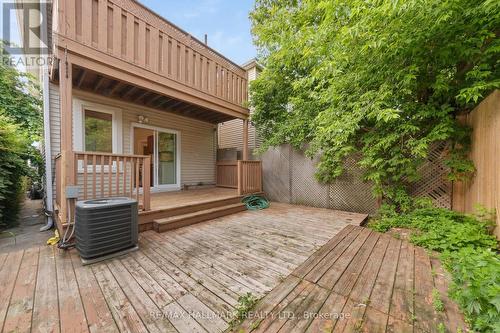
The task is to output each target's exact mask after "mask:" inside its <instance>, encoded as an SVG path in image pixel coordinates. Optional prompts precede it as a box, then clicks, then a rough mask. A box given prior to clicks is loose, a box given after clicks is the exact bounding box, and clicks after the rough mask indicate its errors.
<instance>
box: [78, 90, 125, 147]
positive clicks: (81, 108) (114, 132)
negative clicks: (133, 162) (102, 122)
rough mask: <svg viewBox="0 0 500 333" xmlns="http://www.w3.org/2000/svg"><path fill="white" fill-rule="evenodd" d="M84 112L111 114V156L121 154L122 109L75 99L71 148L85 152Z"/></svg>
mask: <svg viewBox="0 0 500 333" xmlns="http://www.w3.org/2000/svg"><path fill="white" fill-rule="evenodd" d="M85 110H89V111H94V112H101V113H107V114H111V136H112V139H111V140H112V147H113V148H112V152H111V153H112V154H122V153H123V146H122V141H123V135H122V109H120V108H116V107H112V106H108V105H104V104H98V103H94V102H89V101H84V100H80V99H77V98H75V99H74V101H73V129H74V131H73V133H74V136H73V140H74V142H73V148H74V150H75V151H80V152H85Z"/></svg>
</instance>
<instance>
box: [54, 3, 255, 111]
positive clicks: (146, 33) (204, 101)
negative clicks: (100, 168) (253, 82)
mask: <svg viewBox="0 0 500 333" xmlns="http://www.w3.org/2000/svg"><path fill="white" fill-rule="evenodd" d="M55 4H56V6H57V11H55V13H54V15H55V16H54V21H55V22H57V24H55V25H54V34H55V37H57V38H56V46H57V47H58V50H56V52H57V53H56V56H57V57H58V58H60V59H62V58H63V57H66V52H67V56H68V59H69V61H70V62H72V63H74V64H76V65H79V66H82V67H86V68H89V69H92V70H95V71H97V72H100V73H102V74H105V75H108V76H114V77H117V78H120V79H123V80H124V81H128V82H131V83H134V84H137V85H141V86H145V87H147V88H151V89H152V90H155V91H158V92H161V93H162V94H165V95H167V96H171V97H174V98H177V99H180V100H184V101H187V102H190V103H193V104H197V105H199V106H202V107H205V108H208V109H212V110H216V111H218V112H221V113H224V114H228V115H231V116H234V117H240V118H246V117H247V115H248V110H247V109H246V108H245V107H244V106H243V105H244V104H245V102H246V100H247V76H246V72H245V70H244V69H243V68H241V67H240V66H238V65H236V64H235V63H233V62H231V61H230V60H228V59H227V58H225V57H224V56H222V55H220V54H219V53H217V52H216V51H214V50H213V49H211V48H209V47H208V46H206V45H205V44H203V43H201V42H200V41H198V40H197V39H195V38H193V37H192V36H191V35H189V34H188V33H186V32H184V31H182V30H181V29H180V28H178V27H176V26H175V25H173V24H171V23H170V22H168V21H167V20H165V19H163V18H162V17H160V16H158V15H156V14H155V13H154V12H152V11H150V10H149V9H148V8H146V7H144V6H143V5H141V4H140V3H139V2H136V1H133V0H100V1H96V0H81V1H76V2H75V1H74V0H58V1H56V2H55ZM103 64H105V65H104V66H103ZM116 70H118V71H116Z"/></svg>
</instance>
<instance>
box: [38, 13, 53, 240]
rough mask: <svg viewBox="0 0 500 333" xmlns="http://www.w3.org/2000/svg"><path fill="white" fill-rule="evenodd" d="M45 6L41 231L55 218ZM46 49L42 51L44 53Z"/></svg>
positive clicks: (42, 55) (48, 226)
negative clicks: (44, 217)
mask: <svg viewBox="0 0 500 333" xmlns="http://www.w3.org/2000/svg"><path fill="white" fill-rule="evenodd" d="M47 6H48V5H46V6H45V13H43V14H44V15H43V17H44V18H45V19H44V22H43V24H42V27H41V28H42V31H41V37H42V42H45V43H46V47H47V50H46V54H40V56H41V57H42V58H43V60H44V61H43V63H42V66H41V68H40V71H41V76H42V98H43V139H44V151H45V194H46V195H45V213H46V215H47V224H46V225H45V226H43V227H41V228H40V231H45V230H49V229H50V228H52V226H53V225H54V220H53V202H52V199H53V196H52V195H53V193H52V147H51V141H50V101H49V54H48V47H49V45H48V41H49V38H48V37H49V34H48V27H47V15H48V10H47ZM43 52H44V51H42V53H43Z"/></svg>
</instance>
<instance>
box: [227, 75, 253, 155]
mask: <svg viewBox="0 0 500 333" xmlns="http://www.w3.org/2000/svg"><path fill="white" fill-rule="evenodd" d="M257 75H258V71H257V67H252V68H250V69H249V70H248V71H247V76H248V82H249V83H250V82H252V81H253V80H255V79H256V78H257ZM251 114H252V110H250V115H251ZM242 133H243V121H242V120H241V119H234V120H230V121H226V122H223V123H221V124H219V127H218V147H219V148H220V149H230V148H235V149H237V150H242V149H243V136H242ZM259 145H260V140H259V139H258V136H257V134H256V129H255V127H254V126H253V125H252V124H251V123H250V124H249V125H248V149H249V150H250V155H251V156H250V157H252V156H253V150H254V149H255V148H258V147H259Z"/></svg>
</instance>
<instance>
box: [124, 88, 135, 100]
mask: <svg viewBox="0 0 500 333" xmlns="http://www.w3.org/2000/svg"><path fill="white" fill-rule="evenodd" d="M136 90H137V87H132V88H131V89H129V90H128V91H127V92H126V93H125V94H123V95H122V98H125V99H127V98H129V97H130V96H132V95H133V94H134V93H135V92H136Z"/></svg>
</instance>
